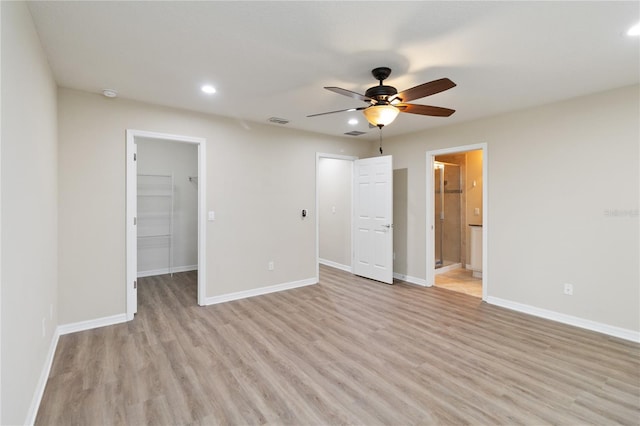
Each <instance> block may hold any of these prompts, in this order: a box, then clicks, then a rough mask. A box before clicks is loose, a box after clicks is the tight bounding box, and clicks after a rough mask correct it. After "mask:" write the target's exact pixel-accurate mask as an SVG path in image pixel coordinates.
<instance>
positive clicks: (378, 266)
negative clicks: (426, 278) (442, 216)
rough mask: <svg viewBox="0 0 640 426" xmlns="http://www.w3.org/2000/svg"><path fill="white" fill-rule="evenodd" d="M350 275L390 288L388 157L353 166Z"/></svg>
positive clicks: (390, 185)
mask: <svg viewBox="0 0 640 426" xmlns="http://www.w3.org/2000/svg"><path fill="white" fill-rule="evenodd" d="M353 242H354V262H353V273H354V274H356V275H360V276H363V277H366V278H370V279H373V280H377V281H382V282H384V283H387V284H393V163H392V157H391V156H390V155H386V156H383V157H374V158H365V159H362V160H356V161H355V162H354V238H353Z"/></svg>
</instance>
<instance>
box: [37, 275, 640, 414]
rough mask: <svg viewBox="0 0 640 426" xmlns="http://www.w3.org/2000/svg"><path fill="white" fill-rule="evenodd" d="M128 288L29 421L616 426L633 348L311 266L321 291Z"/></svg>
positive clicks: (166, 284) (57, 375)
mask: <svg viewBox="0 0 640 426" xmlns="http://www.w3.org/2000/svg"><path fill="white" fill-rule="evenodd" d="M195 300H196V284H195V274H194V273H180V274H175V275H174V278H173V279H171V278H169V277H167V276H164V277H160V278H158V277H153V278H148V279H141V280H140V284H139V310H138V312H139V313H138V314H137V316H136V319H135V320H134V321H132V322H129V323H126V324H120V325H115V326H110V327H104V328H100V329H95V330H90V331H84V332H79V333H74V334H69V335H65V336H61V338H60V341H59V344H58V348H57V351H56V355H55V359H54V363H53V367H52V370H51V376H50V378H49V381H48V383H47V387H46V390H45V393H44V397H43V400H42V404H41V406H40V411H39V413H38V417H37V421H36V423H37V424H38V425H110V424H128V425H142V424H154V425H161V424H171V425H174V424H176V425H177V424H202V425H215V424H231V425H263V424H264V425H280V424H294V425H312V424H314V425H334V424H336V425H337V424H365V425H377V424H386V425H411V424H455V425H461V424H472V425H481V424H486V425H498V424H529V425H542V424H565V425H578V424H580V425H582V424H594V425H605V424H628V425H637V424H638V423H639V422H640V345H638V344H634V343H631V342H627V341H623V340H620V339H616V338H610V337H607V336H604V335H601V334H597V333H594V332H589V331H585V330H581V329H577V328H573V327H570V326H565V325H562V324H558V323H554V322H551V321H547V320H543V319H539V318H535V317H531V316H527V315H523V314H518V313H514V312H512V311H509V310H506V309H502V308H499V307H495V306H491V305H488V304H486V303H483V302H481V301H480V300H479V299H477V298H475V297H470V296H468V295H465V294H461V293H454V292H451V291H447V290H443V289H439V288H437V287H433V288H421V287H416V286H411V285H407V284H403V283H398V284H396V285H393V286H390V285H385V284H379V283H377V282H374V281H369V280H366V279H362V278H358V277H354V276H352V275H350V274H347V273H345V272H342V271H338V270H335V269H331V268H328V267H324V266H321V280H320V284H318V285H313V286H308V287H304V288H299V289H295V290H290V291H285V292H280V293H273V294H269V295H265V296H259V297H254V298H250V299H245V300H239V301H235V302H229V303H224V304H219V305H213V306H209V307H197V306H195Z"/></svg>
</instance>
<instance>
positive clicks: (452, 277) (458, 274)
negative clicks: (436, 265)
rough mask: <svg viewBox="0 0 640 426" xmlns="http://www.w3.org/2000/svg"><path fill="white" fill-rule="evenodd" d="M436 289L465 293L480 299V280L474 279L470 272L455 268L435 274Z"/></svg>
mask: <svg viewBox="0 0 640 426" xmlns="http://www.w3.org/2000/svg"><path fill="white" fill-rule="evenodd" d="M435 278H436V287H442V288H446V289H447V290H451V291H457V292H459V293H466V294H469V295H471V296H474V297H482V278H474V277H473V275H472V271H470V270H468V269H463V268H457V269H454V270H452V271H448V272H444V273H442V274H437V275H436V276H435Z"/></svg>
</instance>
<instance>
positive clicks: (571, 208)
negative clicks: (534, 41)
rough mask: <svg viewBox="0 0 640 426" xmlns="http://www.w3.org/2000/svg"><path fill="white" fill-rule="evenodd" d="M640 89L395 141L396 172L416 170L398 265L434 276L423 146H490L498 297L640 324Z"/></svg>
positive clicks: (493, 291) (388, 149)
mask: <svg viewBox="0 0 640 426" xmlns="http://www.w3.org/2000/svg"><path fill="white" fill-rule="evenodd" d="M638 93H639V87H638V86H631V87H625V88H620V89H616V90H611V91H607V92H603V93H598V94H594V95H591V96H585V97H581V98H576V99H572V100H567V101H564V102H559V103H555V104H551V105H546V106H542V107H537V108H532V109H529V110H525V111H519V112H514V113H509V114H504V115H500V116H497V117H493V118H488V119H483V120H478V121H474V122H469V123H465V124H460V125H456V126H449V127H441V128H437V129H433V130H430V131H425V132H421V133H417V134H412V135H407V136H403V137H398V138H394V139H389V140H387V141H385V153H388V154H392V155H393V160H394V169H397V170H405V169H406V170H407V171H408V172H407V190H406V192H407V197H406V198H407V200H406V203H407V205H408V211H410V212H411V213H410V214H408V215H407V216H406V223H404V224H402V223H401V224H399V225H400V227H401V228H402V227H406V228H407V231H406V233H405V234H404V235H405V236H404V240H402V241H396V243H395V245H396V246H401V247H406V251H405V253H404V254H403V255H404V256H406V258H404V259H399V258H398V257H396V263H397V264H404V265H406V273H407V274H408V275H410V276H414V277H419V278H424V277H425V273H426V270H425V268H426V266H425V265H426V258H425V245H426V242H425V241H426V234H425V185H426V183H425V164H426V161H425V152H426V151H427V150H435V149H442V148H450V147H455V146H462V145H469V144H476V143H481V142H485V143H487V145H488V149H487V155H486V157H485V158H484V161H485V167H488V182H484V184H485V185H488V188H487V189H488V205H485V206H484V214H486V215H487V217H486V218H487V219H488V225H489V226H488V232H489V237H488V256H489V260H488V261H489V264H488V268H489V270H488V271H485V272H488V280H489V286H488V287H489V296H491V297H496V298H501V299H505V300H508V301H512V302H519V303H522V304H526V305H529V306H533V307H537V308H542V309H547V310H550V311H554V312H558V313H562V314H566V315H571V316H575V317H579V318H583V319H587V320H592V321H596V322H599V323H604V324H607V325H610V326H615V327H621V328H624V329H628V330H635V331H638V330H640V324H639V318H640V309H639V302H638V301H639V300H640V286H639V285H638V282H640V277H639V270H638V258H639V256H640V253H639V249H638V232H639V227H638V195H639V173H638V158H639V152H638V151H639V147H638V145H639V143H638V141H639V139H640V135H639V132H640V126H639V120H638V117H639V113H640V111H639V107H638ZM396 202H397V199H396ZM395 209H396V210H398V209H402V207H401V206H396V207H395ZM616 211H618V213H615V212H616ZM621 211H626V212H627V213H619V212H621ZM607 212H609V214H607ZM399 219H401V217H400V218H398V217H396V221H397V220H399ZM396 238H401V234H399V233H396ZM396 254H397V256H398V255H399V252H398V253H396ZM565 282H566V283H572V284H573V285H574V295H573V296H566V295H564V294H563V292H562V289H563V283H565Z"/></svg>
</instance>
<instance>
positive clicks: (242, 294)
mask: <svg viewBox="0 0 640 426" xmlns="http://www.w3.org/2000/svg"><path fill="white" fill-rule="evenodd" d="M317 283H318V279H317V278H315V277H314V278H307V279H305V280H300V281H292V282H289V283H283V284H276V285H272V286H268V287H260V288H255V289H252V290H245V291H238V292H236V293H228V294H223V295H221V296H213V297H207V298H206V299H205V301H204V304H205V305H215V304H217V303H224V302H231V301H232V300H239V299H246V298H248V297H253V296H261V295H263V294H269V293H275V292H278V291H284V290H291V289H293V288H298V287H304V286H308V285H312V284H317Z"/></svg>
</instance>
